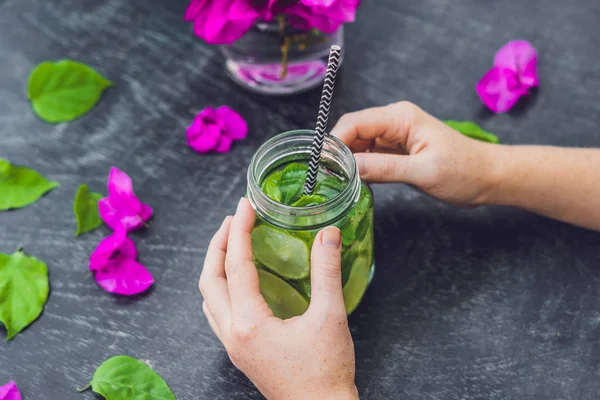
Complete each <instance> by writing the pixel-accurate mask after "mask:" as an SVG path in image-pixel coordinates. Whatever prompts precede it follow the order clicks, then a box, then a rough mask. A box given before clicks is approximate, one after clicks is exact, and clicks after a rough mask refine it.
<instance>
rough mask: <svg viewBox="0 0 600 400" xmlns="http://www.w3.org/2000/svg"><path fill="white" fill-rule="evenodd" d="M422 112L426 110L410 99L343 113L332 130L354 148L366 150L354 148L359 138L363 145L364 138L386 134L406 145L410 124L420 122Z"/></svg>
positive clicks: (394, 140) (392, 139)
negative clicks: (410, 101)
mask: <svg viewBox="0 0 600 400" xmlns="http://www.w3.org/2000/svg"><path fill="white" fill-rule="evenodd" d="M421 114H423V111H421V109H419V108H418V107H417V106H415V105H414V104H412V103H409V102H400V103H395V104H391V105H389V106H385V107H376V108H369V109H366V110H362V111H357V112H353V113H349V114H346V115H344V116H342V118H340V120H339V121H338V123H337V125H336V126H335V127H334V128H333V130H332V131H331V134H332V135H334V136H337V137H338V138H340V139H341V140H342V142H344V143H345V144H346V145H347V146H349V147H350V148H352V149H353V150H354V151H364V150H360V149H355V143H356V141H357V140H359V141H362V146H364V141H372V140H374V139H377V138H385V139H386V140H388V141H392V142H394V143H397V144H398V145H399V146H402V147H404V148H406V147H407V140H408V136H409V133H410V131H411V128H412V127H413V126H414V125H415V124H416V123H417V122H418V120H419V118H420V115H421ZM359 143H360V142H359Z"/></svg>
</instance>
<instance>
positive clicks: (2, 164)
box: [0, 158, 60, 211]
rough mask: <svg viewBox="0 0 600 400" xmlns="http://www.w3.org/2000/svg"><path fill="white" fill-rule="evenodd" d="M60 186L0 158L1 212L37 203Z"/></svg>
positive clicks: (30, 170) (36, 173)
mask: <svg viewBox="0 0 600 400" xmlns="http://www.w3.org/2000/svg"><path fill="white" fill-rule="evenodd" d="M59 186H60V184H59V183H58V182H54V181H49V180H47V179H46V178H44V177H43V176H42V175H40V174H39V173H38V172H36V171H34V170H32V169H29V168H26V167H15V166H14V165H12V164H11V163H9V162H8V161H7V160H5V159H3V158H0V193H1V195H0V211H5V210H9V209H11V208H23V207H25V206H27V205H29V204H31V203H35V202H36V201H37V200H38V199H39V198H40V197H42V196H43V195H44V194H46V193H47V192H49V191H50V190H52V189H54V188H57V187H59Z"/></svg>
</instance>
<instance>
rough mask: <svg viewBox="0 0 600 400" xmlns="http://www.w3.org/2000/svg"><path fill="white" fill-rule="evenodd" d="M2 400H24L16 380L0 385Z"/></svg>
mask: <svg viewBox="0 0 600 400" xmlns="http://www.w3.org/2000/svg"><path fill="white" fill-rule="evenodd" d="M0 400H22V398H21V393H19V389H18V388H17V384H16V383H15V382H8V383H7V384H6V385H4V386H0Z"/></svg>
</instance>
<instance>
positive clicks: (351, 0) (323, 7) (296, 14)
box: [284, 0, 361, 33]
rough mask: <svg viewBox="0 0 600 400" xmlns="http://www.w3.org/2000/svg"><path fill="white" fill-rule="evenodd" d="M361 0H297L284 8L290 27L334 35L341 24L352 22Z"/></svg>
mask: <svg viewBox="0 0 600 400" xmlns="http://www.w3.org/2000/svg"><path fill="white" fill-rule="evenodd" d="M360 2H361V0H299V1H297V2H295V3H292V4H291V5H289V6H288V7H286V8H285V10H284V12H285V13H286V14H288V15H289V16H290V18H289V22H290V25H292V26H294V27H296V28H298V29H303V30H310V29H318V30H320V31H321V32H324V33H334V32H335V31H336V30H338V29H339V27H340V26H341V25H342V24H345V23H348V22H354V19H355V17H356V9H357V8H358V6H359V5H360Z"/></svg>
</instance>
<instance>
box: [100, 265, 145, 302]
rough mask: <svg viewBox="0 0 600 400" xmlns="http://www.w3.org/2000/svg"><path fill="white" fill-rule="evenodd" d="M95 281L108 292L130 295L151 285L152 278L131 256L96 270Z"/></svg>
mask: <svg viewBox="0 0 600 400" xmlns="http://www.w3.org/2000/svg"><path fill="white" fill-rule="evenodd" d="M96 282H97V283H98V285H100V287H102V288H103V289H104V290H106V291H107V292H109V293H116V294H122V295H125V296H131V295H134V294H138V293H141V292H143V291H145V290H146V289H148V288H149V287H150V286H152V284H153V283H154V278H153V277H152V274H150V272H148V270H147V269H146V267H144V266H143V265H142V264H140V263H138V262H137V261H135V260H134V259H131V258H123V259H119V260H118V262H117V261H116V260H115V261H113V262H110V263H109V264H108V265H107V266H106V267H105V268H104V269H102V270H99V271H97V272H96Z"/></svg>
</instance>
